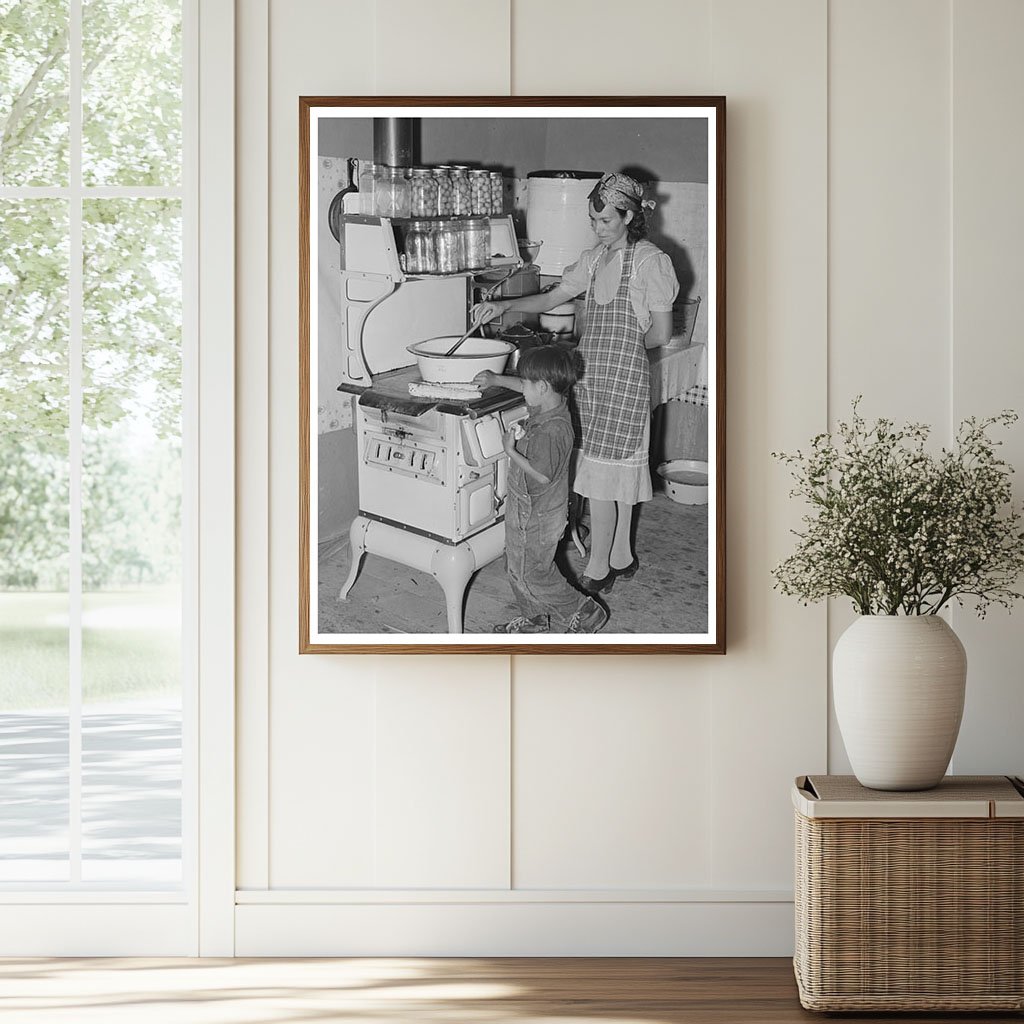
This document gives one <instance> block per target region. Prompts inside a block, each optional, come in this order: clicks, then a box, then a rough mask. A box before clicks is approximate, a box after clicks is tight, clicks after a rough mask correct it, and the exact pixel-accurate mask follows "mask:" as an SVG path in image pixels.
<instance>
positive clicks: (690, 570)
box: [299, 97, 725, 654]
mask: <svg viewBox="0 0 1024 1024" xmlns="http://www.w3.org/2000/svg"><path fill="white" fill-rule="evenodd" d="M299 221H300V238H299V300H300V309H299V352H300V360H299V361H300V395H299V400H300V401H299V405H300V423H299V426H300V438H299V453H300V458H299V465H300V480H299V501H300V538H299V539H300V544H299V547H300V562H299V595H300V602H299V603H300V608H299V616H300V623H299V648H300V651H301V652H302V653H331V652H338V653H388V652H393V653H429V652H449V653H454V652H469V653H503V652H504V653H552V654H554V653H578V654H585V653H707V654H713V653H724V651H725V504H724V496H725V480H724V465H725V462H724V457H725V431H724V426H725V372H724V366H725V100H724V99H723V98H722V97H704V98H699V97H698V98H680V97H660V98H652V97H614V98H613V97H563V98H553V97H459V98H438V97H419V98H412V97H376V98H374V97H302V98H301V99H300V101H299Z"/></svg>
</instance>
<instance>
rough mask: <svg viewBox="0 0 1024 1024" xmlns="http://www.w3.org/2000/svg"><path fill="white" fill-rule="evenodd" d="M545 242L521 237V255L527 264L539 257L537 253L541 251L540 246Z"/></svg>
mask: <svg viewBox="0 0 1024 1024" xmlns="http://www.w3.org/2000/svg"><path fill="white" fill-rule="evenodd" d="M543 244H544V243H543V242H531V241H529V240H525V239H520V241H519V255H520V256H521V257H522V259H523V262H524V263H525V264H526V265H527V266H529V265H530V264H531V263H532V262H533V261H534V260H535V259H536V258H537V253H539V252H540V247H541V246H542V245H543Z"/></svg>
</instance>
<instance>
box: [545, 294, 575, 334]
mask: <svg viewBox="0 0 1024 1024" xmlns="http://www.w3.org/2000/svg"><path fill="white" fill-rule="evenodd" d="M575 322H576V303H575V302H573V301H569V302H563V303H561V304H560V305H558V306H555V307H554V308H553V309H549V310H548V311H547V312H546V313H541V315H540V325H541V327H543V328H544V329H545V330H546V331H551V332H552V333H553V334H571V333H572V329H573V327H574V325H575Z"/></svg>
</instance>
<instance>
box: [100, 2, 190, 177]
mask: <svg viewBox="0 0 1024 1024" xmlns="http://www.w3.org/2000/svg"><path fill="white" fill-rule="evenodd" d="M82 50H83V57H82V174H83V180H84V181H85V183H86V184H87V185H168V186H170V185H177V184H179V183H180V181H181V79H182V68H181V0H84V3H83V7H82Z"/></svg>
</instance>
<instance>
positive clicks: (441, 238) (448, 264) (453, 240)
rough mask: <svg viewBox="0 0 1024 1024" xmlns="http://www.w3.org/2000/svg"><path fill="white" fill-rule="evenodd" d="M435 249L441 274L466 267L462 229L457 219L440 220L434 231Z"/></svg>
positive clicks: (455, 271)
mask: <svg viewBox="0 0 1024 1024" xmlns="http://www.w3.org/2000/svg"><path fill="white" fill-rule="evenodd" d="M434 250H435V254H436V256H437V272H438V273H439V274H455V273H457V272H458V271H460V270H464V269H465V264H464V257H463V253H462V230H461V228H460V226H459V222H458V221H455V220H440V221H438V222H437V228H436V229H435V231H434Z"/></svg>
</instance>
